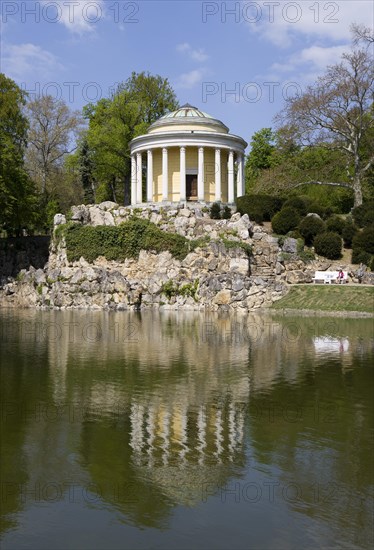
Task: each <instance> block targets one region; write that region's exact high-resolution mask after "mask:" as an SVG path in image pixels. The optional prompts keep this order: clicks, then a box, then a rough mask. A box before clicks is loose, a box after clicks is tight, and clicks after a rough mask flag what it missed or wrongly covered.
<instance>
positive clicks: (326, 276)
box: [313, 271, 348, 285]
mask: <svg viewBox="0 0 374 550" xmlns="http://www.w3.org/2000/svg"><path fill="white" fill-rule="evenodd" d="M338 275H339V271H316V272H315V274H314V277H313V281H314V282H315V283H317V282H319V283H324V284H329V285H330V284H331V283H336V282H337V280H338ZM347 282H348V273H347V271H343V279H342V283H347Z"/></svg>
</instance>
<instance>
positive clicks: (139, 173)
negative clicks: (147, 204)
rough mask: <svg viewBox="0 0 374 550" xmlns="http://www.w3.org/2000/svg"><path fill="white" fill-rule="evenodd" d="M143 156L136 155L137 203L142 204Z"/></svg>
mask: <svg viewBox="0 0 374 550" xmlns="http://www.w3.org/2000/svg"><path fill="white" fill-rule="evenodd" d="M142 173H143V170H142V154H141V153H136V202H137V203H140V202H142Z"/></svg>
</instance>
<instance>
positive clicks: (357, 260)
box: [351, 248, 372, 265]
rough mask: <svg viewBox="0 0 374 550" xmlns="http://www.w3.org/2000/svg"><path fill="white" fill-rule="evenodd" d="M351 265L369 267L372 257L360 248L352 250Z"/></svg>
mask: <svg viewBox="0 0 374 550" xmlns="http://www.w3.org/2000/svg"><path fill="white" fill-rule="evenodd" d="M351 261H352V263H353V264H365V265H370V264H371V262H372V257H371V255H370V254H369V252H365V251H364V250H361V249H360V248H355V249H353V250H352V260H351Z"/></svg>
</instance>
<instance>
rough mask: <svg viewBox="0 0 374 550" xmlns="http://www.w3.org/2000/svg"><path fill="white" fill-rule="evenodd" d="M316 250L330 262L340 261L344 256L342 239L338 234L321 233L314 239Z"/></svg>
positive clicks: (330, 232)
mask: <svg viewBox="0 0 374 550" xmlns="http://www.w3.org/2000/svg"><path fill="white" fill-rule="evenodd" d="M313 244H314V250H315V252H316V254H318V255H319V256H324V257H325V258H328V259H329V260H338V259H339V258H341V254H342V239H341V238H340V235H338V234H337V233H333V232H332V231H326V232H325V233H320V234H319V235H317V236H316V237H315V239H314V243H313Z"/></svg>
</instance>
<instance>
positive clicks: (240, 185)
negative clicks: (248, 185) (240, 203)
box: [236, 153, 244, 197]
mask: <svg viewBox="0 0 374 550" xmlns="http://www.w3.org/2000/svg"><path fill="white" fill-rule="evenodd" d="M242 195H244V178H243V155H242V154H241V153H238V176H237V181H236V196H237V197H241V196H242Z"/></svg>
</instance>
